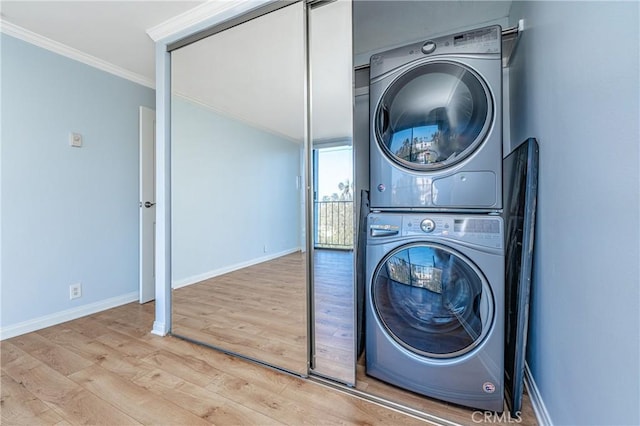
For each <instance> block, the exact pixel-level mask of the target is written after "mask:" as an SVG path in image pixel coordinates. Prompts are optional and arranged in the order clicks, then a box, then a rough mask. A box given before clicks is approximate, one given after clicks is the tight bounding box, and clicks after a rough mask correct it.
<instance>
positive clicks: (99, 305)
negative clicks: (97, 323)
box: [0, 291, 138, 340]
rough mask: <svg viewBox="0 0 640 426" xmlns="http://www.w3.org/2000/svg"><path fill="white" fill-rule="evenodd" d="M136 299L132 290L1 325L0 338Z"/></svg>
mask: <svg viewBox="0 0 640 426" xmlns="http://www.w3.org/2000/svg"><path fill="white" fill-rule="evenodd" d="M137 300H138V292H137V291H134V292H132V293H127V294H123V295H122V296H116V297H112V298H110V299H105V300H101V301H99V302H95V303H89V304H88V305H82V306H78V307H77V308H72V309H67V310H64V311H60V312H56V313H54V314H50V315H45V316H43V317H39V318H34V319H31V320H28V321H24V322H21V323H18V324H14V325H10V326H8V327H2V328H0V340H5V339H10V338H11V337H16V336H20V335H21V334H26V333H31V332H32V331H37V330H41V329H43V328H47V327H51V326H52V325H57V324H62V323H63V322H67V321H71V320H74V319H78V318H81V317H84V316H87V315H91V314H95V313H97V312H102V311H105V310H107V309H111V308H115V307H117V306H121V305H125V304H127V303H131V302H135V301H137Z"/></svg>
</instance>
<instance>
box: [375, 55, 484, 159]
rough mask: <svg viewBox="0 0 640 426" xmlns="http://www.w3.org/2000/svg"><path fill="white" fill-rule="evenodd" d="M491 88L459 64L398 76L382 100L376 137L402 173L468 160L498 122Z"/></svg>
mask: <svg viewBox="0 0 640 426" xmlns="http://www.w3.org/2000/svg"><path fill="white" fill-rule="evenodd" d="M493 109H494V108H493V100H492V96H491V93H490V91H489V89H488V88H487V85H486V84H485V83H484V81H483V80H482V79H481V78H480V76H478V75H477V74H476V73H475V72H474V71H473V70H472V69H471V68H469V67H466V66H464V65H462V64H458V63H456V62H444V61H441V62H427V63H424V64H422V65H420V66H417V67H415V68H412V69H410V70H409V71H406V72H405V73H403V74H401V75H400V76H398V77H397V78H396V79H395V80H394V81H393V82H392V83H391V84H390V85H389V87H388V88H387V90H386V91H385V92H384V94H383V95H382V98H381V99H380V101H379V103H378V106H377V108H376V113H375V124H374V127H375V135H376V139H377V141H378V144H379V145H380V147H381V148H382V151H383V152H384V153H385V155H386V156H387V157H389V158H390V159H391V160H392V161H394V162H395V163H396V164H398V165H399V166H401V167H404V168H408V169H412V170H417V171H428V170H437V169H442V168H446V167H450V166H452V165H454V164H456V163H458V162H460V161H463V160H464V159H465V158H468V157H469V156H470V155H471V154H472V153H473V152H474V151H475V150H476V149H477V148H478V147H479V146H480V145H481V144H482V142H483V140H484V138H485V136H486V134H487V133H488V132H489V130H490V128H491V124H492V121H493Z"/></svg>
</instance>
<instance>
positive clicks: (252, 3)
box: [147, 0, 273, 42]
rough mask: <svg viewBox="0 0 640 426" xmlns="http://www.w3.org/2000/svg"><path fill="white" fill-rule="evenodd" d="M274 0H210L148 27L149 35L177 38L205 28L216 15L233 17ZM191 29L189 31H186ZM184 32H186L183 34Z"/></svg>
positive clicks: (155, 37)
mask: <svg viewBox="0 0 640 426" xmlns="http://www.w3.org/2000/svg"><path fill="white" fill-rule="evenodd" d="M269 1H273V0H222V1H221V0H209V1H207V2H206V3H203V4H201V5H198V6H196V7H194V8H193V9H189V10H187V11H186V12H183V13H181V14H180V15H176V16H174V17H173V18H171V19H168V20H166V21H165V22H162V23H160V24H158V25H156V26H154V27H151V28H149V29H147V35H148V36H149V37H151V39H152V40H153V41H154V42H158V41H161V40H166V39H176V38H179V36H180V35H182V36H186V35H189V32H190V33H193V32H194V31H198V30H200V29H204V28H205V27H207V26H209V25H213V24H214V22H209V21H210V20H211V19H212V18H214V17H223V18H224V17H232V16H235V15H239V14H242V13H243V12H246V11H247V10H249V9H252V8H254V7H257V6H260V5H262V4H264V3H267V2H269ZM199 25H200V26H202V28H197V26H199ZM187 30H190V31H189V32H186V31H187ZM183 32H184V34H182V33H183Z"/></svg>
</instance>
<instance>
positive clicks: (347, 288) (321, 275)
mask: <svg viewBox="0 0 640 426" xmlns="http://www.w3.org/2000/svg"><path fill="white" fill-rule="evenodd" d="M313 266H314V268H313V269H314V304H315V314H314V315H315V317H314V323H315V364H314V371H315V373H317V374H320V375H323V376H327V377H331V378H337V379H341V380H344V381H346V382H350V383H353V381H354V380H355V376H354V373H353V364H354V356H355V348H354V342H353V321H354V295H353V251H351V250H327V249H316V250H315V251H314V265H313Z"/></svg>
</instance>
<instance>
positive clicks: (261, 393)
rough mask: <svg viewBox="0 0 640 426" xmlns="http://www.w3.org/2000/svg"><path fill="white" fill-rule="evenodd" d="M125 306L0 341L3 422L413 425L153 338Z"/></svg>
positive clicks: (305, 384)
mask: <svg viewBox="0 0 640 426" xmlns="http://www.w3.org/2000/svg"><path fill="white" fill-rule="evenodd" d="M153 315H154V307H153V303H150V304H146V305H142V306H141V305H139V304H137V303H131V304H128V305H124V306H122V307H119V308H115V309H111V310H108V311H105V312H102V313H99V314H95V315H91V316H88V317H84V318H81V319H78V320H75V321H70V322H67V323H64V324H61V325H57V326H54V327H50V328H47V329H44V330H40V331H37V332H34V333H29V334H25V335H22V336H19V337H14V338H12V339H8V340H5V341H2V342H1V343H0V351H1V354H2V360H1V366H2V368H1V369H2V375H1V379H0V380H1V382H0V384H1V387H2V397H1V401H2V402H1V409H0V411H1V421H0V423H1V424H2V425H3V426H5V425H6V426H9V425H77V424H92V425H110V426H114V425H137V424H145V425H210V424H216V425H302V424H311V425H316V424H317V425H320V424H325V425H328V424H331V425H333V424H343V425H349V424H353V425H356V424H371V425H373V424H380V425H382V424H384V425H418V424H424V422H422V421H421V420H418V419H415V418H412V417H410V416H407V415H404V414H402V413H399V412H396V411H393V410H390V409H387V408H385V407H381V406H379V405H376V404H373V403H371V402H368V401H365V400H362V399H359V398H356V397H353V396H350V395H346V394H344V393H341V392H338V391H336V390H334V389H330V388H327V387H325V386H321V385H319V384H317V383H314V382H312V381H309V380H304V379H301V378H298V377H295V376H291V375H288V374H284V373H281V372H278V371H275V370H272V369H269V368H266V367H263V366H259V365H256V364H253V363H250V362H248V361H244V360H242V359H239V358H235V357H232V356H229V355H225V354H222V353H220V352H217V351H214V350H211V349H209V348H206V347H203V346H200V345H196V344H193V343H190V342H187V341H184V340H181V339H179V338H176V337H158V336H154V335H152V334H150V333H149V330H151V326H152V323H153Z"/></svg>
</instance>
